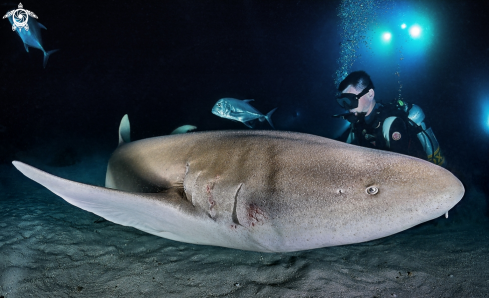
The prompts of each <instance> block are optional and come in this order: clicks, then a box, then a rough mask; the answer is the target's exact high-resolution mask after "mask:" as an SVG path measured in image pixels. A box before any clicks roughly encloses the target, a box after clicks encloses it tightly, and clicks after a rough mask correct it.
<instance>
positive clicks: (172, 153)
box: [13, 116, 465, 252]
mask: <svg viewBox="0 0 489 298" xmlns="http://www.w3.org/2000/svg"><path fill="white" fill-rule="evenodd" d="M129 135H130V127H129V120H128V118H127V116H126V117H124V119H123V121H122V123H121V125H120V129H119V146H118V148H117V149H116V150H115V152H114V153H113V154H112V156H111V158H110V160H109V163H108V166H107V173H106V181H105V187H99V186H93V185H88V184H83V183H79V182H75V181H70V180H66V179H63V178H60V177H56V176H54V175H51V174H48V173H46V172H44V171H41V170H39V169H36V168H34V167H32V166H29V165H27V164H24V163H22V162H19V161H14V162H13V164H14V166H15V167H16V168H17V169H18V170H19V171H21V172H22V173H23V174H24V175H25V176H27V177H28V178H30V179H32V180H34V181H36V182H38V183H40V184H41V185H43V186H45V187H46V188H48V189H49V190H51V191H52V192H53V193H55V194H56V195H58V196H60V197H62V198H63V199H64V200H66V201H67V202H68V203H70V204H72V205H75V206H77V207H79V208H81V209H84V210H86V211H89V212H92V213H95V214H97V215H99V216H101V217H103V218H105V219H107V220H109V221H112V222H114V223H117V224H120V225H124V226H131V227H134V228H136V229H139V230H142V231H145V232H147V233H150V234H153V235H157V236H160V237H164V238H168V239H172V240H176V241H181V242H187V243H194V244H202V245H214V246H223V247H229V248H234V249H241V250H249V251H259V252H291V251H300V250H308V249H315V248H320V247H328V246H335V245H345V244H352V243H359V242H365V241H370V240H374V239H378V238H382V237H386V236H389V235H392V234H395V233H398V232H401V231H403V230H406V229H409V228H411V227H413V226H416V225H418V224H420V223H423V222H426V221H429V220H431V219H434V218H437V217H439V216H442V215H444V214H447V212H448V210H450V209H451V208H452V207H453V206H455V204H457V203H458V202H459V201H460V200H461V198H462V197H463V195H464V192H465V190H464V187H463V185H462V183H461V182H460V181H459V180H458V179H457V178H456V177H455V176H454V175H453V174H452V173H450V172H449V171H447V170H445V169H444V168H442V167H439V166H437V165H434V164H432V163H430V162H427V161H424V160H421V159H417V158H414V157H410V156H405V155H401V154H397V153H392V152H387V151H379V150H375V149H369V148H363V147H358V146H354V145H350V144H346V143H341V142H338V141H335V140H331V139H327V138H323V137H319V136H314V135H309V134H303V133H294V132H284V131H210V132H195V133H187V134H176V135H168V136H162V137H154V138H149V139H143V140H138V141H134V142H129Z"/></svg>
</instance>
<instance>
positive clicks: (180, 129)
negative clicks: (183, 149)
mask: <svg viewBox="0 0 489 298" xmlns="http://www.w3.org/2000/svg"><path fill="white" fill-rule="evenodd" d="M196 128H197V126H193V125H188V124H187V125H182V126H180V127H177V128H175V130H173V131H172V132H171V134H172V135H176V134H181V133H187V132H189V131H191V130H194V129H196Z"/></svg>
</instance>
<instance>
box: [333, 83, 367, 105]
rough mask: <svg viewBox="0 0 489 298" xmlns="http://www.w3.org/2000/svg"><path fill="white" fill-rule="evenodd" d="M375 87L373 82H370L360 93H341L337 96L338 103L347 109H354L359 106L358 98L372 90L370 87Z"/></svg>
mask: <svg viewBox="0 0 489 298" xmlns="http://www.w3.org/2000/svg"><path fill="white" fill-rule="evenodd" d="M372 88H373V85H372V84H369V85H368V86H367V87H366V88H365V89H363V90H362V92H360V93H358V94H353V93H341V94H340V95H338V96H337V97H336V101H337V102H338V104H339V105H340V106H341V107H342V108H343V109H346V110H353V109H355V108H357V107H358V100H359V99H360V97H362V96H364V95H365V94H367V93H368V91H370V89H372Z"/></svg>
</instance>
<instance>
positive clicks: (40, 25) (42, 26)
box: [37, 22, 48, 30]
mask: <svg viewBox="0 0 489 298" xmlns="http://www.w3.org/2000/svg"><path fill="white" fill-rule="evenodd" d="M37 24H38V25H39V28H42V29H44V30H48V28H46V27H45V26H44V25H43V24H41V23H39V22H37Z"/></svg>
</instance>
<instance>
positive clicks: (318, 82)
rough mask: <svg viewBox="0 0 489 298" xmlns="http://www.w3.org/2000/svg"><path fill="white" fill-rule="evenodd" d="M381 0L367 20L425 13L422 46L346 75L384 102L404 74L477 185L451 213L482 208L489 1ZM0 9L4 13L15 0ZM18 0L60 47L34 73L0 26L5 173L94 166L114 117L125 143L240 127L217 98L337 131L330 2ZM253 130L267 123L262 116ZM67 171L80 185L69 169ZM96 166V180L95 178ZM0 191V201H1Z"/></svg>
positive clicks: (0, 137) (376, 58)
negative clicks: (128, 129)
mask: <svg viewBox="0 0 489 298" xmlns="http://www.w3.org/2000/svg"><path fill="white" fill-rule="evenodd" d="M392 3H394V5H393V6H392V10H390V11H389V10H387V11H384V12H383V13H382V14H380V13H379V15H378V20H377V21H376V23H374V25H375V24H377V25H378V24H381V25H384V24H393V23H394V21H393V20H395V19H396V16H397V15H399V10H402V9H406V11H408V10H410V11H415V12H417V13H419V14H420V15H423V17H425V18H428V19H429V20H430V24H431V25H430V29H429V32H430V36H429V38H430V42H429V46H427V47H426V49H425V50H424V52H422V53H421V54H419V52H416V54H415V53H412V52H410V50H409V47H408V46H407V45H406V44H404V43H402V42H399V43H398V44H397V45H395V46H394V50H393V53H391V54H389V55H386V56H382V55H381V54H380V52H381V50H379V49H378V48H373V49H370V50H368V51H366V52H364V53H362V55H361V57H358V58H357V60H356V61H355V64H354V65H353V66H352V68H351V70H359V69H363V70H365V71H367V72H369V73H370V74H371V76H372V79H373V81H374V83H375V85H376V97H377V99H379V100H385V101H389V100H391V99H394V98H396V97H397V96H398V95H399V92H398V89H399V84H400V83H399V77H398V76H397V75H395V73H396V72H397V71H401V80H402V97H403V99H404V100H405V101H408V102H411V103H415V104H417V105H419V106H421V107H422V108H423V110H424V111H425V113H426V115H427V117H428V119H429V122H430V124H431V126H432V128H433V131H434V132H435V134H436V136H437V138H438V140H439V142H440V145H441V148H442V150H443V151H444V152H445V155H446V158H447V161H448V164H449V166H448V169H449V170H451V171H452V172H453V173H454V174H455V175H456V176H457V177H459V179H460V180H462V182H463V183H464V185H465V186H466V189H467V192H470V191H475V192H477V193H478V194H480V195H478V196H477V198H475V196H473V197H471V198H468V199H464V200H462V201H461V203H459V206H457V207H456V209H455V212H457V210H459V211H458V212H459V213H460V216H463V217H464V218H467V219H470V218H471V214H478V215H477V216H482V217H484V216H485V217H487V216H488V209H487V200H488V198H489V174H488V170H487V169H488V168H489V39H488V38H487V28H489V9H488V5H487V3H484V1H430V3H429V4H424V1H405V2H398V1H393V2H392ZM0 4H1V6H0V11H3V12H4V13H6V12H7V11H8V10H11V9H15V8H16V7H17V5H18V4H17V3H9V2H4V3H0ZM23 4H24V8H25V9H28V10H30V11H33V12H35V14H36V15H37V16H38V17H39V19H38V21H39V22H40V23H42V24H43V25H44V26H46V27H47V29H48V30H43V31H42V34H43V45H44V48H45V50H52V49H60V51H59V52H57V53H55V54H53V55H52V56H51V58H50V59H49V62H48V64H47V67H46V68H45V69H43V67H42V59H43V55H42V52H41V51H40V50H38V49H34V48H31V49H30V52H29V53H27V52H26V51H25V49H24V46H23V44H22V42H21V40H20V38H19V37H18V36H17V34H16V33H14V32H12V30H11V25H10V23H9V22H8V21H7V20H6V19H3V20H1V21H0V40H1V42H0V124H1V127H0V163H1V164H2V166H4V167H2V168H3V169H7V168H9V167H11V166H10V162H11V161H12V160H14V159H20V160H25V161H30V162H31V163H32V164H34V165H36V166H39V167H42V166H47V167H53V168H56V167H58V168H63V167H66V166H74V165H79V166H81V163H82V162H83V160H84V158H85V157H87V156H94V155H96V156H102V157H101V161H102V163H103V162H104V159H103V158H104V157H103V156H106V158H108V156H109V154H110V152H111V151H112V150H113V148H115V146H116V144H117V129H118V126H119V121H120V119H121V118H122V116H123V115H124V114H129V117H130V119H131V126H132V138H133V139H142V138H147V137H152V136H159V135H164V134H168V133H170V132H171V131H172V130H173V129H175V128H176V127H178V126H180V125H184V124H192V125H195V126H197V130H198V131H207V130H221V129H247V128H246V127H245V126H244V125H242V124H241V123H235V122H231V121H229V120H225V119H221V118H218V117H216V116H215V115H213V114H212V113H211V108H212V106H213V105H214V103H215V102H216V101H217V100H218V99H219V98H222V97H234V98H239V99H245V98H253V99H255V102H254V103H253V106H254V107H256V108H257V109H258V110H259V111H261V112H263V113H267V112H268V111H270V110H272V109H273V108H275V107H278V109H277V111H276V112H275V114H274V115H273V122H274V124H275V126H276V128H277V129H280V130H292V131H299V132H306V133H311V134H316V135H320V136H324V137H329V138H335V137H337V135H338V131H341V129H342V127H344V123H342V122H341V120H338V119H334V118H331V115H332V114H335V113H338V112H339V111H341V110H340V109H339V107H338V106H337V103H336V102H335V99H334V95H335V90H336V89H335V84H334V74H335V72H336V71H337V69H338V67H339V66H338V63H337V60H338V59H339V58H340V46H341V43H342V42H345V41H344V40H342V37H341V35H340V32H341V30H340V29H339V24H340V18H339V17H338V16H337V14H338V10H337V8H338V6H339V4H340V2H339V1H300V0H296V1H281V2H280V3H279V2H278V1H144V2H139V1H94V2H91V1H83V2H73V1H42V2H40V1H36V2H23ZM396 9H397V10H396ZM2 15H3V13H2ZM369 30H370V31H369V32H370V34H374V33H375V32H380V31H376V30H377V29H369ZM401 46H402V48H401ZM399 49H400V50H399ZM401 52H402V53H401ZM400 57H403V60H400ZM399 61H402V62H399ZM258 128H260V129H270V127H269V126H268V124H267V123H266V122H264V123H260V124H259V125H258ZM38 148H43V149H42V150H40V149H38ZM103 167H104V165H102V166H100V168H101V169H102V168H103ZM5 173H7V174H4V176H3V177H7V176H8V177H16V178H18V179H24V180H25V179H26V178H24V177H23V176H20V175H17V176H11V175H14V174H12V173H14V172H12V171H10V170H8V172H5ZM64 174H65V175H68V176H65V177H68V178H70V179H73V180H78V181H79V180H80V179H77V176H76V173H72V172H70V173H68V172H67V173H64ZM69 175H71V176H69ZM98 175H99V176H100V178H101V179H103V173H101V174H100V173H99V174H98ZM81 179H84V177H81ZM87 180H90V179H87ZM90 181H92V182H93V181H94V180H90ZM12 183H13V182H12ZM16 183H17V182H16ZM18 183H20V182H18ZM102 183H103V181H101V182H100V184H102ZM9 185H18V184H15V183H13V184H9V183H8V182H6V180H4V181H3V182H2V186H3V187H5V189H6V188H8V186H9ZM5 193H6V192H5ZM5 193H4V194H5ZM9 193H15V191H14V190H13V189H12V188H10V190H9ZM1 196H2V194H0V203H1V200H2V199H7V198H6V197H5V196H4V197H3V198H2V197H1ZM5 206H6V205H5ZM471 210H474V211H473V213H472V212H471ZM455 214H456V213H455ZM474 217H476V215H474ZM478 220H479V219H477V222H478ZM474 222H475V221H474ZM474 225H477V224H476V223H474ZM2 228H5V227H2ZM453 293H454V292H452V294H453ZM0 295H2V293H1V292H0Z"/></svg>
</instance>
